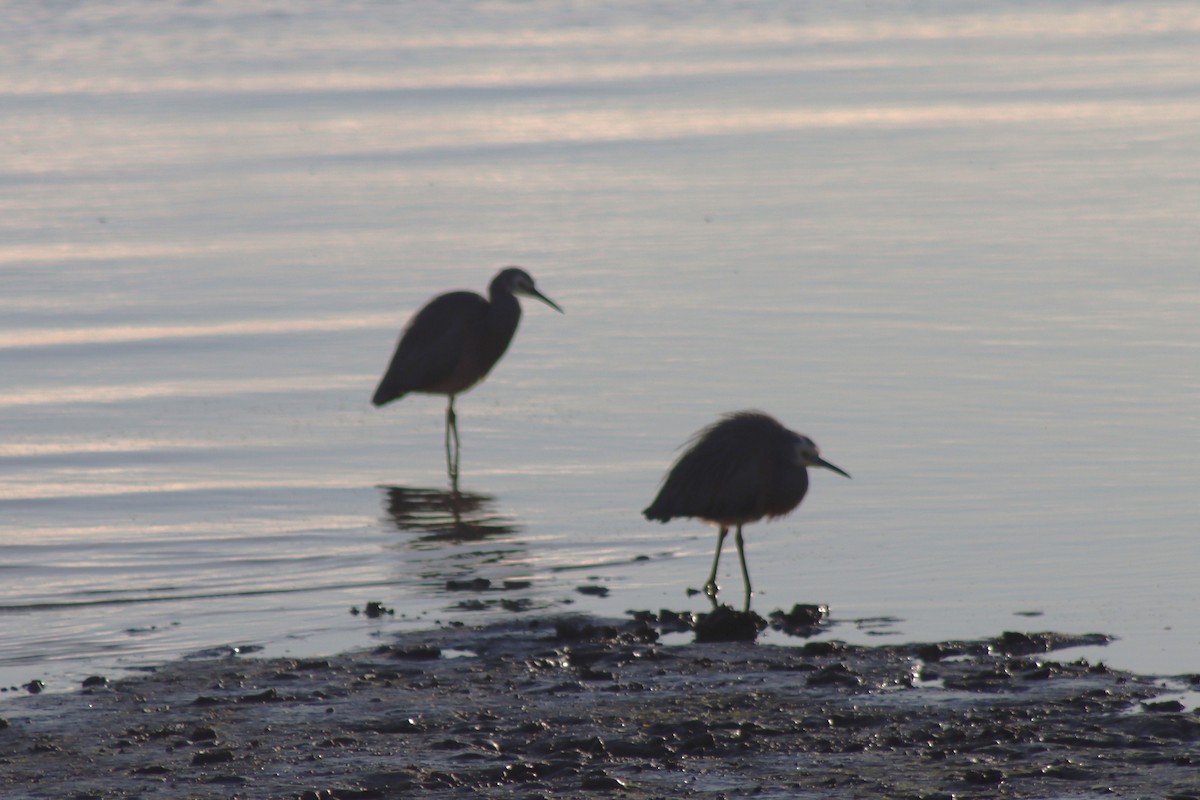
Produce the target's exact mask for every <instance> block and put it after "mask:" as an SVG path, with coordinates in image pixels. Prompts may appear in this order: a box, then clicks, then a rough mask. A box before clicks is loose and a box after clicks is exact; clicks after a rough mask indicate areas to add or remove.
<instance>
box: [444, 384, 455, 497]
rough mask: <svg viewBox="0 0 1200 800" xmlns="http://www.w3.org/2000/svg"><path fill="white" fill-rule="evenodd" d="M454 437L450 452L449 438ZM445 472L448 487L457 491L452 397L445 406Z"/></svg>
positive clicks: (451, 396) (452, 396)
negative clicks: (447, 475) (447, 478)
mask: <svg viewBox="0 0 1200 800" xmlns="http://www.w3.org/2000/svg"><path fill="white" fill-rule="evenodd" d="M451 436H453V437H454V451H453V452H451V450H450V437H451ZM446 472H447V473H449V475H450V486H451V488H452V489H453V490H454V491H458V416H457V415H456V414H455V413H454V395H450V404H449V405H447V406H446Z"/></svg>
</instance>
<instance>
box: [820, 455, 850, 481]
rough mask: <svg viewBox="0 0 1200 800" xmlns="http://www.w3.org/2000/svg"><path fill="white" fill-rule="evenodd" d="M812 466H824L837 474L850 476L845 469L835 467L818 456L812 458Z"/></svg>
mask: <svg viewBox="0 0 1200 800" xmlns="http://www.w3.org/2000/svg"><path fill="white" fill-rule="evenodd" d="M813 466H814V467H824V468H825V469H827V470H830V471H831V472H836V473H837V474H838V475H845V476H846V477H847V478H849V477H850V473H849V472H846V470H844V469H842V468H841V467H835V466H834V465H833V464H830V463H829V462H828V461H826V460H825V459H823V458H821V457H820V456H815V457H814V458H813Z"/></svg>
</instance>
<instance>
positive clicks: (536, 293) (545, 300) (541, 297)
mask: <svg viewBox="0 0 1200 800" xmlns="http://www.w3.org/2000/svg"><path fill="white" fill-rule="evenodd" d="M525 291H526V293H527V294H528V295H529V296H530V297H536V298H537V299H538V300H541V301H542V302H543V303H545V304H546V305H548V306H550V307H551V308H553V309H554V310H555V311H557V312H558V313H560V314H562V313H563V310H562V309H561V308H559V307H558V304H557V303H555V302H554V301H553V300H551V299H550V298H549V297H546V295H544V294H542V293H541V292H539V291H538V290H537V289H534V288H533V287H532V286H530V287H529V288H528V289H526V290H525Z"/></svg>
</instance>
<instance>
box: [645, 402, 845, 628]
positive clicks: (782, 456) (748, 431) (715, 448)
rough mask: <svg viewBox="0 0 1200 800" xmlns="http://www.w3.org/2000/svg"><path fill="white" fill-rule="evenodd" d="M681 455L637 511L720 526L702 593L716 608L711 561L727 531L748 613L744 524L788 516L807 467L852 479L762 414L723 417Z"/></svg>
mask: <svg viewBox="0 0 1200 800" xmlns="http://www.w3.org/2000/svg"><path fill="white" fill-rule="evenodd" d="M686 447H687V450H686V451H685V452H684V453H683V455H681V456H680V457H679V460H678V461H676V462H675V465H674V466H673V467H671V470H670V471H669V472H668V473H667V475H666V477H665V478H664V479H663V485H662V488H661V489H659V492H658V497H656V498H654V502H653V503H651V504H650V505H649V507H648V508H646V510H645V511H643V512H642V513H643V514H645V515H646V519H649V520H657V521H659V522H668V521H670V520H672V519H674V518H676V517H694V518H697V519H702V520H706V521H708V522H712V523H715V524H716V525H719V526H720V532H719V533H718V534H717V552H716V553H715V554H714V555H713V564H712V572H710V573H709V575H708V581H707V582H706V583H705V584H704V593H705V594H706V595H708V598H709V599H710V600H711V601H712V603H713V606H714V607H715V606H716V604H717V563H718V562H719V561H720V560H721V545H723V544H724V543H725V537H726V536H727V535H729V528H730V526H736V527H737V534H736V535H735V537H734V541H735V542H736V543H737V551H738V558H739V559H740V560H741V565H742V580H743V581H744V582H745V586H746V608H745V610H746V611H749V610H750V574H749V572H748V571H747V570H746V553H745V550H744V547H743V544H742V526H743V525H745V524H746V523H748V522H757V521H758V520H760V519H762V518H763V517H782V516H783V515H785V514H787V513H789V512H790V511H791V510H792V509H794V508H795V507H796V506H798V505H800V501H801V500H803V499H804V493H805V492H807V491H808V469H807V468H808V467H824V468H825V469H828V470H833V471H834V472H836V473H837V474H839V475H845V476H846V477H847V478H849V477H850V475H849V474H848V473H846V472H844V471H843V470H841V469H840V468H838V467H835V466H834V465H833V464H830V463H829V462H828V461H826V460H825V459H823V458H821V453H820V451H819V450H818V449H817V445H816V443H815V442H813V440H812V439H809V438H808V437H807V436H803V435H801V434H799V433H796V432H795V431H790V430H788V429H787V428H785V427H783V426H782V425H780V424H779V422H778V421H777V420H775V419H774V418H773V417H770V416H768V415H766V414H763V413H762V412H760V411H738V412H736V413H733V414H726V415H725V416H723V417H722V418H721V419H719V420H718V421H717V422H714V423H713V424H712V425H709V426H708V427H707V428H704V429H703V430H701V431H700V432H699V433H697V434H696V435H695V436H693V437H692V438H691V439H690V440H689V441H688V443H687V445H686Z"/></svg>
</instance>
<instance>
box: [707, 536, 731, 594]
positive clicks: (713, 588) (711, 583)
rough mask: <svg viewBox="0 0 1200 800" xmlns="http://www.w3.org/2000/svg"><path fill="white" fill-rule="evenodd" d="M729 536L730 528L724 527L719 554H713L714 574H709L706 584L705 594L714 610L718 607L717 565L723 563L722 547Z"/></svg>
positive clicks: (718, 547) (719, 544)
mask: <svg viewBox="0 0 1200 800" xmlns="http://www.w3.org/2000/svg"><path fill="white" fill-rule="evenodd" d="M728 535H729V528H728V527H727V526H725V525H722V526H721V530H720V532H719V533H718V534H717V552H715V553H713V565H712V572H710V573H708V580H707V581H706V582H705V584H704V594H705V595H707V596H708V599H709V600H711V601H712V604H713V608H716V607H717V564H719V563H720V561H721V546H722V545H724V544H725V537H726V536H728Z"/></svg>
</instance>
